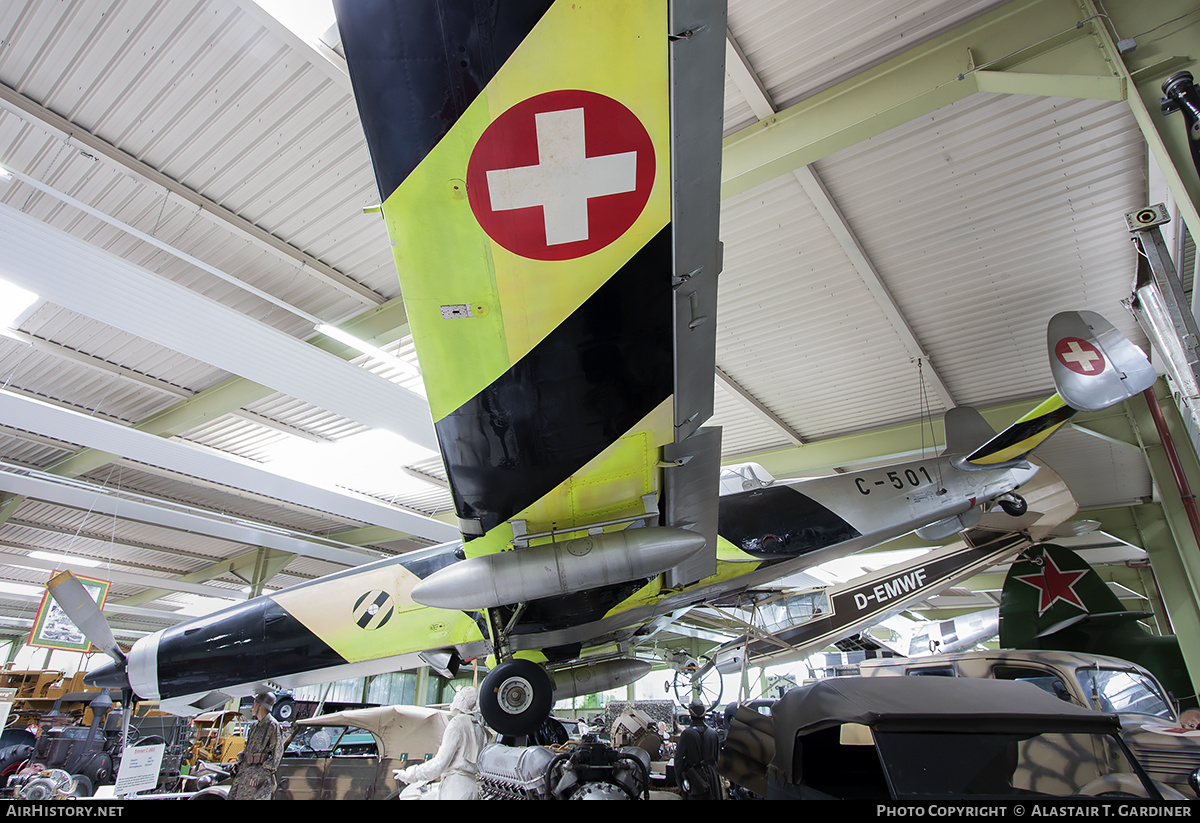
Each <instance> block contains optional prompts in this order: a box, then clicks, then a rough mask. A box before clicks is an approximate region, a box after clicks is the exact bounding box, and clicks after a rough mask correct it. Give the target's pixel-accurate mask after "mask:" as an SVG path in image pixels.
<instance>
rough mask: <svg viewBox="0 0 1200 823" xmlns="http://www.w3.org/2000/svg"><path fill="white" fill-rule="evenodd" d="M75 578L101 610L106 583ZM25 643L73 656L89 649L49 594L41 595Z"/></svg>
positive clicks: (106, 589)
mask: <svg viewBox="0 0 1200 823" xmlns="http://www.w3.org/2000/svg"><path fill="white" fill-rule="evenodd" d="M56 574H57V572H56ZM75 577H76V578H77V579H78V580H79V582H80V583H82V584H83V588H84V589H86V590H87V593H88V594H90V595H91V596H92V599H93V600H95V601H96V605H97V606H99V607H100V608H101V609H103V608H104V599H105V598H106V597H107V596H108V587H109V585H110V584H109V582H108V581H107V580H95V579H93V578H91V577H80V576H79V575H75ZM28 643H29V645H30V646H42V647H44V648H47V649H66V650H68V651H73V652H86V651H88V649H90V648H91V643H89V642H88V640H87V638H86V637H84V636H83V632H81V631H80V630H79V629H78V628H76V627H75V624H74V623H72V622H71V618H70V617H68V616H67V613H66V612H64V611H63V610H62V608H61V607H60V606H59V605H58V604H57V603H55V602H54V599H53V598H51V597H50V592H49V590H47V591H45V592H43V593H42V604H41V605H40V606H39V607H38V613H37V619H36V620H34V622H33V628H32V629H31V630H30V631H29V641H28Z"/></svg>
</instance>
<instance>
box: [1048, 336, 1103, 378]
mask: <svg viewBox="0 0 1200 823" xmlns="http://www.w3.org/2000/svg"><path fill="white" fill-rule="evenodd" d="M1054 356H1055V357H1057V358H1058V362H1060V363H1062V364H1063V365H1064V366H1066V367H1067V368H1068V369H1070V370H1071V371H1073V372H1075V373H1076V374H1086V375H1088V376H1094V375H1097V374H1099V373H1100V372H1102V371H1104V366H1105V364H1104V355H1103V354H1101V353H1100V350H1099V349H1097V348H1096V347H1095V346H1093V345H1092V344H1091V343H1089V342H1088V341H1086V340H1081V339H1080V338H1078V337H1064V338H1063V339H1062V340H1059V341H1058V343H1056V344H1055V346H1054Z"/></svg>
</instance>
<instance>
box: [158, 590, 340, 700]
mask: <svg viewBox="0 0 1200 823" xmlns="http://www.w3.org/2000/svg"><path fill="white" fill-rule="evenodd" d="M347 662H348V661H347V660H346V659H345V658H344V657H342V656H341V655H340V654H338V653H337V652H336V651H334V650H333V649H332V648H330V647H329V646H328V645H327V644H326V643H325V641H323V640H321V639H320V638H319V637H317V636H316V635H315V634H313V633H312V632H311V631H309V630H308V629H307V628H305V626H304V624H302V623H301V622H300V621H298V620H296V618H294V617H292V616H291V615H290V614H288V613H287V612H286V611H285V610H284V609H283V607H281V606H280V605H279V604H277V603H276V602H275V601H273V600H270V599H269V598H265V597H264V598H260V599H255V600H250V601H247V602H246V603H243V604H239V605H238V606H235V607H233V608H232V609H227V610H225V611H223V612H220V613H219V614H216V615H213V616H212V617H211V618H207V619H206V618H201V619H200V620H197V621H193V622H191V623H185V624H183V625H181V626H176V627H173V628H170V629H167V630H166V631H164V632H163V635H162V637H161V638H160V639H159V643H158V679H159V687H160V693H161V695H162V697H163V698H169V697H179V696H182V695H185V694H195V693H197V692H208V691H210V690H212V689H215V688H220V687H221V686H223V685H228V684H230V683H245V682H249V681H253V680H264V679H265V680H269V679H272V678H276V677H281V676H283V675H288V674H295V673H297V672H305V671H311V670H313V669H322V668H326V667H329V666H340V665H343V664H345V663H347Z"/></svg>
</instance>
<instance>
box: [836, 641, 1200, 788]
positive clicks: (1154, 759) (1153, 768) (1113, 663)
mask: <svg viewBox="0 0 1200 823" xmlns="http://www.w3.org/2000/svg"><path fill="white" fill-rule="evenodd" d="M859 673H860V674H861V675H862V676H863V677H881V676H907V677H966V678H984V679H990V680H1018V681H1022V682H1025V683H1031V684H1033V685H1034V686H1037V687H1038V688H1039V689H1041V690H1042V691H1045V692H1047V693H1049V694H1052V695H1054V696H1056V697H1058V698H1059V699H1061V700H1064V701H1069V702H1071V703H1073V704H1075V705H1077V706H1082V707H1084V708H1088V709H1094V710H1096V711H1100V712H1108V713H1112V714H1116V715H1117V716H1119V717H1120V720H1121V737H1122V738H1123V739H1124V740H1125V742H1126V743H1127V744H1128V745H1129V748H1130V749H1131V750H1132V751H1133V753H1134V755H1135V756H1136V757H1137V759H1138V762H1139V763H1141V765H1142V767H1143V768H1145V769H1146V771H1147V773H1148V774H1149V775H1150V777H1152V778H1153V779H1154V780H1156V781H1158V782H1160V783H1164V784H1166V785H1168V786H1171V787H1172V788H1174V789H1176V790H1177V791H1179V792H1181V793H1182V794H1184V795H1185V796H1187V797H1189V798H1194V797H1196V791H1195V789H1193V788H1192V786H1191V784H1190V782H1189V781H1190V780H1191V779H1192V778H1193V775H1195V774H1196V771H1197V769H1200V730H1193V731H1188V730H1185V729H1182V728H1180V725H1179V717H1178V716H1177V715H1176V713H1175V709H1174V708H1173V706H1172V704H1171V701H1170V700H1169V699H1168V697H1167V693H1166V691H1165V690H1164V689H1163V687H1162V686H1161V685H1160V684H1159V682H1158V680H1157V679H1155V677H1154V675H1152V674H1151V673H1150V672H1148V671H1147V670H1146V669H1143V668H1142V667H1141V666H1138V665H1135V664H1133V663H1130V662H1129V661H1128V660H1120V659H1118V658H1115V657H1104V656H1102V655H1096V654H1084V653H1081V652H1058V651H1041V650H1039V651H1029V650H1000V651H981V652H960V653H956V654H939V655H933V656H931V657H918V658H902V657H897V658H887V659H881V660H868V661H865V662H863V663H862V664H860V665H859Z"/></svg>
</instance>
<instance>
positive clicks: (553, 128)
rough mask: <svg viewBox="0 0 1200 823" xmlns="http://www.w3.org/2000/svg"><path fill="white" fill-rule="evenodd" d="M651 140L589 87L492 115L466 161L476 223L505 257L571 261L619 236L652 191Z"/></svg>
mask: <svg viewBox="0 0 1200 823" xmlns="http://www.w3.org/2000/svg"><path fill="white" fill-rule="evenodd" d="M654 166H655V158H654V144H653V143H651V142H650V135H649V134H648V133H647V131H646V127H645V126H643V125H642V122H641V121H640V120H638V118H637V116H636V115H635V114H634V113H633V112H631V111H630V110H629V109H628V108H626V107H625V106H624V105H623V104H621V103H619V102H617V101H616V100H614V99H612V98H611V97H606V96H604V95H603V94H597V93H595V92H590V91H580V90H561V91H552V92H546V93H545V94H539V95H536V96H534V97H530V98H529V99H527V100H523V101H521V102H520V103H517V104H516V105H515V106H513V107H512V108H510V109H509V110H508V111H506V112H504V113H503V114H501V115H500V116H499V117H497V118H496V119H495V120H494V121H492V124H491V125H490V126H488V127H487V128H486V129H485V130H484V132H483V134H482V135H481V136H480V138H479V142H478V143H476V144H475V149H474V151H472V152H471V159H470V160H469V161H468V163H467V199H468V201H469V202H470V204H471V211H472V212H474V214H475V218H476V219H477V220H478V221H479V225H480V226H482V227H483V230H484V231H485V232H487V234H488V236H489V237H491V238H492V240H494V241H496V242H497V243H499V244H500V245H501V246H503V247H504V248H506V249H508V250H509V251H511V252H512V253H513V254H518V255H520V256H522V257H529V258H533V259H535V260H570V259H572V258H575V257H583V256H584V255H588V254H591V253H592V252H595V251H599V250H600V249H602V248H604V247H605V246H607V245H608V244H609V243H611V242H613V241H614V240H616V239H617V238H618V237H620V236H621V235H622V234H624V233H625V232H626V231H627V230H628V229H629V227H630V226H632V225H633V223H634V221H635V220H637V218H638V216H639V215H640V214H641V213H642V209H644V208H645V206H646V201H647V200H648V199H649V198H650V189H651V187H652V186H653V185H654V172H655V168H654Z"/></svg>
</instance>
